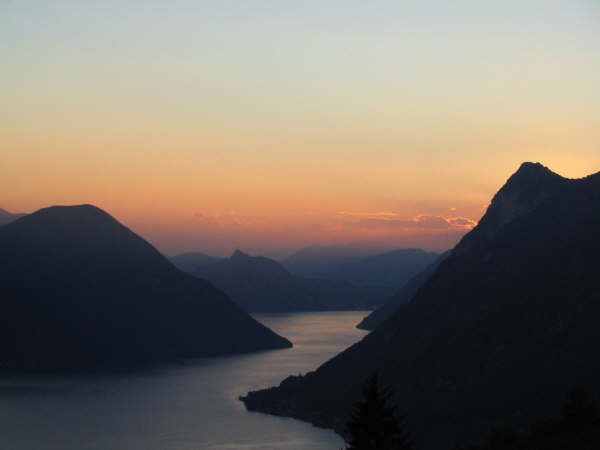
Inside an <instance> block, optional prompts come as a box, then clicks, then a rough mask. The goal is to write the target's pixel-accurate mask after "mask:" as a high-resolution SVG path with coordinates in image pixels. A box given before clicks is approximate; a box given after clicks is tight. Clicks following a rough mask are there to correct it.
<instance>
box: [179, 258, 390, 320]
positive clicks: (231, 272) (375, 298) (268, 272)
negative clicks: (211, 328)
mask: <svg viewBox="0 0 600 450" xmlns="http://www.w3.org/2000/svg"><path fill="white" fill-rule="evenodd" d="M190 273H192V274H194V275H196V276H198V277H200V278H204V279H207V280H209V281H210V282H212V283H213V284H214V285H215V286H217V287H218V288H219V289H222V290H223V291H224V292H226V293H227V294H228V295H229V296H230V297H231V298H232V299H233V301H234V302H235V303H237V304H238V305H240V306H241V307H242V308H244V309H245V310H246V311H250V312H290V311H322V310H335V309H370V308H373V307H375V306H376V305H378V304H381V302H382V301H383V300H384V299H385V298H386V295H388V294H389V290H388V289H387V288H385V287H378V286H369V287H357V286H353V285H351V284H349V283H344V282H340V281H330V280H318V279H300V278H296V277H294V276H292V275H291V274H290V273H289V272H288V271H287V270H286V269H285V268H284V267H283V266H282V265H281V264H280V263H278V262H277V261H274V260H272V259H269V258H265V257H264V256H249V255H247V254H245V253H243V252H242V251H240V250H236V251H235V252H234V253H233V255H232V256H231V258H227V259H222V260H220V261H217V262H214V263H212V264H206V265H203V266H199V267H196V269H195V270H193V271H190Z"/></svg>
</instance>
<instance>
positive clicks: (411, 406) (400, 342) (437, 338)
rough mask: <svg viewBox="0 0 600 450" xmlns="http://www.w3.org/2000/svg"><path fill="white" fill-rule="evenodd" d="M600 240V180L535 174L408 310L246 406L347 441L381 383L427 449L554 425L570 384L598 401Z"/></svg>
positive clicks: (502, 200) (510, 192)
mask: <svg viewBox="0 0 600 450" xmlns="http://www.w3.org/2000/svg"><path fill="white" fill-rule="evenodd" d="M598 230H600V173H597V174H595V175H591V176H589V177H586V178H583V179H573V180H572V179H565V178H562V177H561V176H559V175H557V174H555V173H553V172H551V171H550V170H548V169H547V168H545V167H544V166H542V165H540V164H533V163H524V164H523V165H522V166H521V167H520V168H519V170H518V171H517V172H516V173H515V174H513V175H512V176H511V177H510V179H509V180H508V181H507V183H506V184H505V185H504V186H503V187H502V188H501V189H500V190H499V191H498V193H497V194H496V195H495V196H494V198H493V200H492V203H491V205H490V206H489V208H488V210H487V212H486V214H485V215H484V217H483V218H482V219H481V221H480V222H479V224H478V225H477V227H475V228H474V229H473V230H472V231H471V232H470V233H468V234H467V235H466V236H464V237H463V239H462V240H461V241H460V243H459V244H458V245H457V246H456V247H455V248H454V249H453V250H452V253H451V254H450V255H449V256H448V257H447V258H446V259H445V260H444V261H442V262H440V263H439V265H438V267H437V268H436V269H435V270H434V272H433V273H432V274H431V275H430V276H429V277H428V279H427V280H426V281H425V282H424V283H423V285H422V286H421V287H420V288H419V289H418V290H417V293H416V294H415V295H414V297H413V298H412V300H411V301H410V302H409V303H408V304H406V305H403V306H401V307H400V309H398V310H397V311H396V312H395V313H394V314H393V315H392V316H391V317H390V318H389V319H388V320H386V321H385V322H383V323H382V324H381V325H380V326H379V327H377V328H376V329H375V330H374V331H373V332H372V333H370V334H369V335H367V336H366V337H365V338H364V339H363V340H362V341H360V342H359V343H357V344H355V345H353V346H352V347H350V348H349V349H347V350H346V351H344V352H342V353H341V354H339V355H337V356H336V357H334V358H333V359H331V360H329V361H327V362H326V363H325V364H323V365H322V366H321V367H319V368H318V369H317V370H316V371H315V372H309V373H308V374H306V375H304V376H290V377H289V378H287V379H286V380H284V381H283V382H282V383H281V385H280V386H279V387H277V388H270V389H266V390H262V391H257V392H251V393H249V394H248V396H247V397H245V398H243V401H244V402H245V405H246V407H247V408H248V409H249V410H257V411H262V412H267V413H271V414H277V415H283V416H292V417H296V418H300V419H303V420H307V421H310V422H312V423H314V424H317V425H319V426H325V427H330V428H334V429H336V430H338V431H340V432H341V431H343V429H344V424H345V422H346V421H347V419H348V418H349V415H350V412H351V411H352V405H353V403H354V402H355V401H356V400H357V399H359V398H360V397H361V387H362V385H363V382H364V381H365V379H366V378H367V377H368V376H370V375H372V374H373V373H378V375H379V379H380V381H381V382H382V384H383V385H387V386H390V387H391V388H392V389H393V391H394V392H395V398H394V400H395V401H396V403H397V404H398V405H399V408H400V410H401V411H402V412H403V413H405V415H406V424H407V428H408V430H409V431H410V432H411V435H412V437H413V439H414V441H415V443H416V445H417V449H431V450H438V449H440V450H441V449H451V448H456V447H457V446H458V445H459V444H460V445H466V444H471V443H475V444H476V443H478V442H482V441H483V440H484V438H485V436H486V435H487V433H488V432H489V430H490V429H491V428H493V427H497V426H503V425H508V426H515V427H517V429H519V428H523V427H525V426H526V425H527V424H531V423H534V422H537V421H539V420H540V419H542V418H544V417H546V416H549V415H555V414H556V413H557V412H558V411H556V408H557V405H559V404H560V401H561V400H562V399H563V398H564V397H565V396H566V393H567V392H568V391H569V390H570V389H571V388H572V387H573V386H578V385H583V386H587V387H588V388H589V389H590V390H591V391H592V392H593V394H594V395H595V396H596V398H598V396H599V395H600V385H599V384H598V380H599V379H600V359H599V358H597V352H598V348H600V333H599V332H598V323H599V322H600V291H599V290H598V280H600V263H599V262H598V255H599V254H600V236H599V233H598Z"/></svg>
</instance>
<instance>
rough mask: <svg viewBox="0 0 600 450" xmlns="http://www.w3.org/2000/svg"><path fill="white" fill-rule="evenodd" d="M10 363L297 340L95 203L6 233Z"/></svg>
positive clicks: (158, 356) (30, 219)
mask: <svg viewBox="0 0 600 450" xmlns="http://www.w3.org/2000/svg"><path fill="white" fill-rule="evenodd" d="M0 255H2V256H3V257H2V258H1V260H0V294H1V295H0V304H1V307H2V314H1V315H0V365H1V366H2V367H7V368H14V369H28V370H67V369H80V368H84V369H87V368H106V369H109V368H122V367H136V366H139V365H143V364H148V363H153V362H158V361H166V360H171V359H174V358H182V357H196V356H207V355H220V354H225V353H237V352H247V351H254V350H260V349H269V348H282V347H288V346H290V345H291V344H290V343H289V341H287V340H286V339H284V338H282V337H280V336H278V335H276V334H275V333H273V332H272V331H271V330H269V329H267V328H266V327H264V326H263V325H261V324H260V323H258V322H256V321H255V320H253V319H252V318H251V317H250V316H249V315H248V314H247V313H246V312H244V311H243V310H241V309H240V308H239V307H238V306H236V305H234V304H233V303H232V302H231V301H230V300H229V299H228V298H227V296H226V295H225V294H223V293H222V292H221V291H219V290H217V289H215V288H214V287H213V286H212V285H211V284H209V283H208V282H206V281H203V280H199V279H197V278H194V277H191V276H188V275H185V274H183V273H182V272H180V271H179V270H177V269H176V268H175V267H174V266H173V265H172V264H171V263H170V262H169V261H168V260H167V259H165V258H164V257H163V256H162V255H161V254H160V253H159V252H158V251H157V250H156V249H154V248H153V247H152V246H151V245H150V244H148V243H147V242H146V241H144V240H143V239H142V238H140V237H139V236H137V235H136V234H134V233H133V232H131V231H130V230H129V229H127V228H125V227H124V226H122V225H121V224H119V223H118V222H117V221H116V220H115V219H113V218H112V217H111V216H109V215H108V214H106V213H105V212H103V211H101V210H100V209H98V208H96V207H93V206H90V205H82V206H72V207H65V206H60V207H58V206H57V207H51V208H46V209H42V210H39V211H37V212H35V213H33V214H30V215H28V216H25V217H22V218H21V219H18V220H16V221H14V222H12V223H10V224H8V225H5V226H3V227H1V228H0Z"/></svg>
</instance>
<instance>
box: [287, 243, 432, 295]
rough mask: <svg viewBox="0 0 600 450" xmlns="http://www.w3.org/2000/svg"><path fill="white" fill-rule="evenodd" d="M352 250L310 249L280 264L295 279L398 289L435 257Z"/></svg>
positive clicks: (406, 251) (414, 251)
mask: <svg viewBox="0 0 600 450" xmlns="http://www.w3.org/2000/svg"><path fill="white" fill-rule="evenodd" d="M359 249H362V247H359V248H358V249H357V248H355V247H346V246H332V247H309V248H306V249H302V250H299V251H298V252H296V253H294V254H292V255H291V256H290V257H288V258H287V259H286V260H284V261H283V263H282V264H283V265H284V266H285V267H286V268H287V269H288V270H289V271H290V272H291V273H293V274H294V275H297V276H301V277H311V278H324V279H330V280H343V281H347V282H349V283H352V284H356V285H378V286H389V287H395V288H400V287H402V286H404V284H405V283H406V282H407V281H408V280H409V279H410V278H412V277H413V276H415V275H416V274H417V273H419V272H420V271H421V270H423V269H424V268H425V267H426V266H427V265H429V264H430V263H432V262H433V261H434V260H435V259H436V258H437V257H438V254H437V253H433V252H426V251H424V250H421V249H415V248H407V249H399V250H393V251H388V252H384V253H376V254H372V253H371V254H365V250H362V251H359Z"/></svg>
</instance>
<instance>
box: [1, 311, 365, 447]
mask: <svg viewBox="0 0 600 450" xmlns="http://www.w3.org/2000/svg"><path fill="white" fill-rule="evenodd" d="M366 314H367V312H365V311H350V312H321V313H297V314H276V315H275V314H269V315H266V314H265V315H262V314H261V315H255V317H256V318H257V319H258V320H259V321H261V322H263V323H264V324H265V325H267V326H268V327H270V328H271V329H273V330H274V331H276V332H278V333H280V334H281V335H283V336H285V337H287V338H288V339H290V340H291V341H292V342H293V343H294V348H292V349H285V350H273V351H267V352H260V353H253V354H249V355H242V356H229V357H221V358H209V359H202V360H198V361H195V362H193V363H190V364H188V365H184V366H169V367H162V368H157V369H152V370H149V371H146V372H141V373H136V374H133V375H120V376H117V375H112V376H107V375H95V376H92V375H88V376H79V377H65V376H62V377H58V376H26V377H16V376H4V377H0V448H1V449H15V450H17V449H73V450H75V449H77V450H82V449H102V450H106V449H143V450H152V449H157V450H158V449H160V450H166V449H181V450H188V449H219V450H227V449H253V450H254V449H261V450H265V449H284V450H316V449H319V450H326V449H339V448H341V447H342V445H343V442H342V440H341V439H340V438H339V437H338V436H337V435H336V434H335V433H333V432H332V431H329V430H323V429H319V428H315V427H313V426H311V425H309V424H306V423H304V422H300V421H297V420H294V419H287V418H279V417H273V416H269V415H266V414H260V413H248V412H246V410H245V408H244V405H243V404H242V403H241V402H240V401H239V400H237V398H238V396H239V395H242V394H245V393H246V392H248V391H249V390H254V389H258V388H262V387H267V386H272V385H275V384H279V382H281V380H282V379H283V378H285V377H286V376H288V375H290V374H298V373H305V372H307V371H310V370H314V369H315V368H316V367H317V366H318V365H319V364H321V363H322V362H324V361H326V360H327V359H329V358H331V357H332V356H334V355H335V354H337V353H339V352H340V351H341V350H343V349H344V348H346V347H348V346H349V345H351V344H352V343H354V342H356V341H358V340H359V339H360V338H361V337H362V336H364V335H365V334H366V332H364V331H362V330H357V329H356V328H355V325H356V324H357V323H358V322H359V321H360V319H362V318H363V317H364V316H365V315H366Z"/></svg>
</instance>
